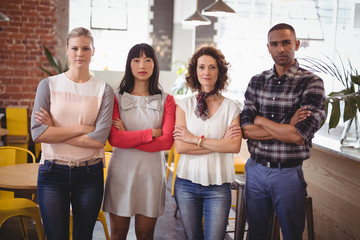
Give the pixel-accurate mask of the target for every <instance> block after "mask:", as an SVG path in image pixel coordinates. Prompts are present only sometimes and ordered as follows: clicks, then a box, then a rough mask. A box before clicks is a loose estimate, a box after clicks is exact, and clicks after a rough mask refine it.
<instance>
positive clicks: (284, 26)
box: [268, 23, 296, 36]
mask: <svg viewBox="0 0 360 240" xmlns="http://www.w3.org/2000/svg"><path fill="white" fill-rule="evenodd" d="M283 29H289V30H290V31H291V32H293V33H294V34H295V36H296V33H295V29H294V28H293V27H292V26H291V25H289V24H287V23H278V24H276V25H275V26H273V27H272V28H270V30H269V32H268V36H269V35H270V33H271V32H272V31H276V30H283Z"/></svg>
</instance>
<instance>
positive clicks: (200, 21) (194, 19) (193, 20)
mask: <svg viewBox="0 0 360 240" xmlns="http://www.w3.org/2000/svg"><path fill="white" fill-rule="evenodd" d="M184 23H186V24H191V25H194V26H199V25H210V24H211V21H210V19H208V18H207V17H205V16H203V15H201V13H200V12H199V10H198V1H196V11H195V13H194V14H192V15H191V16H190V17H188V18H186V19H185V20H184Z"/></svg>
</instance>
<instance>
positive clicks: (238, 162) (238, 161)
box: [234, 157, 247, 173]
mask: <svg viewBox="0 0 360 240" xmlns="http://www.w3.org/2000/svg"><path fill="white" fill-rule="evenodd" d="M246 161H247V159H244V158H242V157H234V167H235V172H236V173H245V164H246Z"/></svg>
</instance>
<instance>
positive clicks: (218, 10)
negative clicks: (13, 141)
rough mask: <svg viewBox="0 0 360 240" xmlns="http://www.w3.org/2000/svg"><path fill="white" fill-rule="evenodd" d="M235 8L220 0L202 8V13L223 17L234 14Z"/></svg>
mask: <svg viewBox="0 0 360 240" xmlns="http://www.w3.org/2000/svg"><path fill="white" fill-rule="evenodd" d="M234 13H235V10H234V9H232V8H231V7H229V6H228V5H227V4H226V3H224V2H223V1H222V0H218V1H216V2H214V3H212V4H210V5H209V6H207V7H206V8H204V9H203V10H202V14H204V15H207V16H213V17H221V16H226V15H229V14H234Z"/></svg>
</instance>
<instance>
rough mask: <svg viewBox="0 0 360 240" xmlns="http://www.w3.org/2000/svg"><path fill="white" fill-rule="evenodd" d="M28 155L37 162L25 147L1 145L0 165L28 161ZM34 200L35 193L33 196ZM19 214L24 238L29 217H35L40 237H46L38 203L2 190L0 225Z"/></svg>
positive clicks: (0, 194)
mask: <svg viewBox="0 0 360 240" xmlns="http://www.w3.org/2000/svg"><path fill="white" fill-rule="evenodd" d="M28 156H30V159H31V161H32V162H33V163H35V156H34V154H33V153H32V152H31V151H29V150H27V149H24V148H20V147H12V146H3V147H0V167H1V166H7V165H14V164H17V163H19V162H20V163H23V162H28V160H27V159H28ZM32 200H34V195H33V196H32ZM16 216H18V217H19V219H20V225H21V231H22V234H23V237H24V239H28V237H29V236H28V225H27V218H26V217H30V218H33V219H34V220H35V222H36V228H37V231H38V236H39V239H45V238H44V230H43V226H42V222H41V217H40V210H39V207H38V205H37V204H36V203H34V202H33V201H31V200H29V199H24V198H14V193H13V192H10V191H0V226H1V225H2V224H3V223H4V222H5V221H6V220H7V219H9V218H11V217H16Z"/></svg>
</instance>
